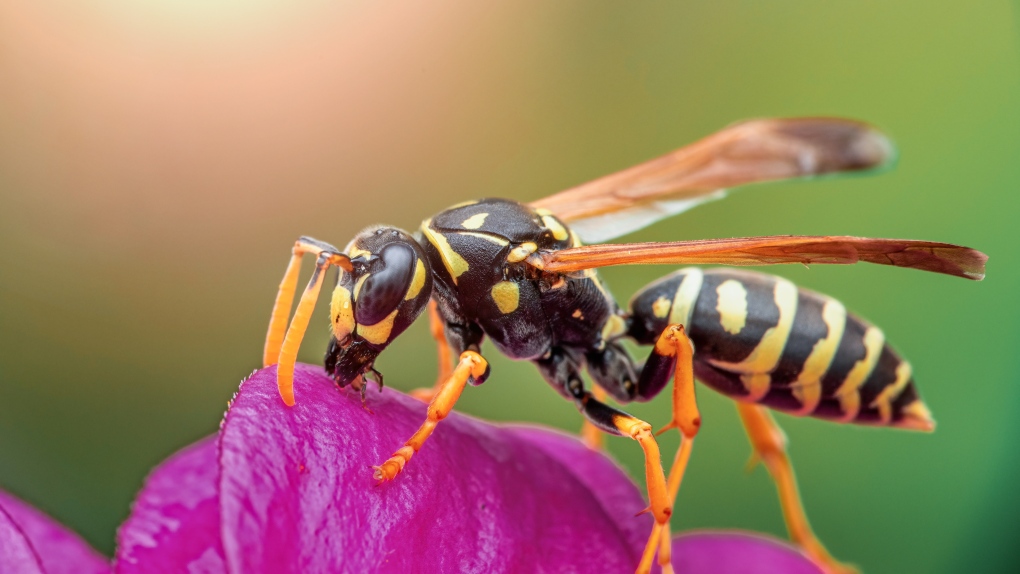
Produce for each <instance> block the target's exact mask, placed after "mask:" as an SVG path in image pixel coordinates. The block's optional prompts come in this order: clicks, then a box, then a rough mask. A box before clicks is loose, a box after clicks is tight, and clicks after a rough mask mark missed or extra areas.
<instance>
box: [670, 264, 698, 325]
mask: <svg viewBox="0 0 1020 574" xmlns="http://www.w3.org/2000/svg"><path fill="white" fill-rule="evenodd" d="M682 271H684V272H685V273H684V278H683V280H682V281H680V286H679V287H677V288H676V295H674V296H673V306H672V309H671V310H670V313H669V322H670V324H674V325H675V324H680V325H683V326H684V329H688V328H689V326H690V323H691V315H693V314H694V305H695V304H696V303H697V301H698V295H700V294H701V286H702V285H703V284H704V282H705V273H704V271H702V270H701V269H699V268H697V267H688V268H687V269H683V270H682Z"/></svg>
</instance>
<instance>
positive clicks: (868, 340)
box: [836, 327, 885, 422]
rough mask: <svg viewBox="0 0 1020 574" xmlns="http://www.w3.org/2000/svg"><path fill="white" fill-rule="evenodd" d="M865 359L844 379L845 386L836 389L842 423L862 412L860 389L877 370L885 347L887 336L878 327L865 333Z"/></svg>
mask: <svg viewBox="0 0 1020 574" xmlns="http://www.w3.org/2000/svg"><path fill="white" fill-rule="evenodd" d="M863 339H864V358H862V359H861V360H859V361H857V362H856V363H854V366H853V367H852V368H851V369H850V372H849V373H847V375H846V378H845V379H843V384H841V385H840V386H839V388H838V389H836V397H837V398H838V399H839V408H840V409H842V411H843V416H842V417H841V418H840V419H839V420H840V421H841V422H850V421H852V420H854V419H855V418H857V413H859V412H860V410H861V395H860V392H859V390H860V388H861V385H863V384H864V381H866V380H868V375H870V374H871V371H873V370H875V365H876V364H878V357H879V356H880V355H881V354H882V347H883V346H884V345H885V335H884V334H883V333H882V330H881V329H879V328H878V327H868V330H867V331H865V332H864V338H863Z"/></svg>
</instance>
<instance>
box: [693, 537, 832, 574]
mask: <svg viewBox="0 0 1020 574" xmlns="http://www.w3.org/2000/svg"><path fill="white" fill-rule="evenodd" d="M673 568H674V569H675V570H676V571H677V572H683V573H684V574H823V573H822V570H821V569H820V568H819V567H818V566H816V565H815V564H814V563H813V562H811V561H810V560H808V559H807V557H805V556H804V555H803V554H801V553H800V551H798V550H797V549H795V548H793V547H792V546H790V545H789V544H787V543H785V542H781V541H779V540H775V539H773V538H769V537H767V536H762V535H760V534H752V533H749V532H739V531H700V532H689V533H687V534H683V535H680V536H677V537H676V538H674V539H673Z"/></svg>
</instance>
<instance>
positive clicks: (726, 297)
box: [715, 279, 747, 335]
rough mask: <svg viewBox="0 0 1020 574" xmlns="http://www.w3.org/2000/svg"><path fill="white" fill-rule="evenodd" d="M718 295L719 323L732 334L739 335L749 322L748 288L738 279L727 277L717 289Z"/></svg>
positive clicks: (716, 308) (716, 305) (716, 306)
mask: <svg viewBox="0 0 1020 574" xmlns="http://www.w3.org/2000/svg"><path fill="white" fill-rule="evenodd" d="M715 292H716V295H718V299H717V302H716V304H715V310H716V311H718V312H719V323H721V324H722V328H723V329H724V330H725V331H726V332H727V333H729V334H731V335H739V334H740V331H741V330H742V329H743V328H744V325H746V324H747V289H745V288H744V285H743V284H742V283H740V281H737V280H736V279H727V280H726V281H723V282H722V283H720V284H719V286H718V287H716V289H715Z"/></svg>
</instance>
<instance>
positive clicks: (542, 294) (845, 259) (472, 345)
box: [264, 118, 987, 572]
mask: <svg viewBox="0 0 1020 574" xmlns="http://www.w3.org/2000/svg"><path fill="white" fill-rule="evenodd" d="M892 155H893V151H892V146H891V144H890V142H889V140H888V139H887V138H886V137H885V136H884V135H883V134H882V133H881V132H880V131H878V130H877V129H875V128H873V127H871V126H870V125H868V124H865V123H861V122H858V121H852V120H847V119H839V118H789V119H762V120H753V121H748V122H744V123H739V124H736V125H733V126H730V127H729V128H726V129H724V130H722V131H720V132H718V133H715V134H713V135H711V136H709V137H707V138H704V139H702V140H700V141H698V142H696V143H693V144H691V145H688V146H686V147H682V148H680V149H678V150H676V151H673V152H671V153H668V154H666V155H663V156H661V157H659V158H656V159H653V160H651V161H648V162H646V163H643V164H640V165H637V166H635V167H632V168H629V169H626V170H624V171H621V172H618V173H615V174H612V175H608V176H605V177H602V178H600V179H597V180H595V181H592V182H590V183H586V184H583V185H580V186H578V187H574V188H572V189H568V190H566V191H562V192H560V193H557V194H554V195H551V196H549V197H546V198H544V199H540V200H538V201H534V202H532V203H527V204H526V203H521V202H518V201H514V200H512V199H496V198H488V199H480V200H474V201H468V202H465V203H461V204H458V205H454V206H452V207H450V208H449V209H446V210H445V211H442V212H440V213H438V214H437V215H435V216H434V217H432V218H430V219H426V220H425V221H424V222H422V224H421V226H420V227H419V229H418V230H417V231H416V232H415V233H414V234H411V233H408V232H406V231H403V230H401V229H397V228H394V227H387V226H376V227H369V228H367V229H365V230H364V231H362V232H360V233H358V234H357V236H355V237H354V239H353V240H352V241H351V242H350V243H349V244H348V245H347V247H346V248H345V249H344V250H342V251H341V250H339V249H337V248H335V247H333V246H332V245H330V244H327V243H323V242H321V241H317V240H314V239H311V238H307V237H302V238H300V239H299V240H298V241H297V242H296V243H295V245H294V248H293V250H292V257H291V260H290V263H289V265H288V267H287V270H286V273H285V275H284V279H283V281H282V282H281V284H280V288H279V292H278V294H277V298H276V302H275V306H274V308H273V312H272V318H271V320H270V326H269V332H268V335H267V338H266V345H265V353H264V363H265V365H266V366H269V365H272V364H277V365H278V368H277V381H278V385H279V391H280V396H281V398H282V400H283V402H284V403H285V404H287V405H293V404H294V401H295V396H294V390H293V374H294V364H295V360H296V356H297V351H298V347H299V345H300V343H301V339H302V337H303V336H304V333H305V330H306V329H307V327H308V323H309V320H310V316H311V312H312V309H313V307H314V305H315V301H316V299H317V297H318V295H319V292H320V290H321V287H322V284H323V281H324V276H325V271H326V270H327V269H328V268H330V267H338V268H339V269H340V270H341V271H340V272H339V273H338V276H337V282H336V286H335V287H334V289H333V293H332V298H331V302H330V321H331V337H330V341H329V346H328V349H327V351H326V357H325V368H326V371H327V373H328V374H329V375H330V376H331V377H332V378H333V380H334V381H335V382H336V384H337V385H338V386H339V387H341V388H343V387H347V386H351V387H352V388H354V389H357V390H359V391H361V393H362V398H363V400H364V392H365V388H366V386H367V382H368V381H375V382H377V383H378V384H379V385H380V387H381V385H382V376H381V375H380V374H379V373H378V372H377V371H376V370H375V369H374V367H373V365H374V363H375V360H376V358H377V357H378V356H379V354H380V353H382V352H383V351H384V350H385V349H386V346H387V345H389V344H390V343H391V342H392V341H393V340H394V339H395V338H396V337H398V336H399V335H400V334H401V333H402V332H403V331H404V330H405V329H406V328H407V327H408V326H409V325H411V323H413V322H414V321H415V319H417V318H418V317H419V316H420V315H421V314H422V313H423V312H424V311H425V310H426V309H428V310H429V312H428V314H429V316H430V321H431V324H432V334H433V336H434V337H435V338H436V341H437V343H438V348H439V357H440V373H439V377H438V380H437V382H436V385H435V386H434V388H433V389H432V390H431V391H429V392H427V393H425V394H426V395H427V398H429V405H428V411H427V417H426V420H425V422H424V423H423V424H422V426H421V428H420V429H419V430H418V431H417V432H416V433H415V434H414V435H413V436H412V437H411V438H410V439H408V440H407V442H406V443H405V444H404V445H403V446H401V447H400V448H399V449H397V450H396V452H394V454H393V456H391V457H390V458H389V459H388V460H386V461H383V462H382V463H381V464H380V465H379V466H377V467H374V472H375V478H376V479H377V480H378V481H380V482H382V481H389V480H393V479H394V478H396V477H397V475H398V474H400V472H401V471H402V470H403V468H404V467H405V465H407V464H408V463H409V462H410V460H411V458H412V457H413V456H414V454H415V453H416V452H417V451H418V450H420V449H421V448H422V446H423V444H424V443H425V442H426V440H427V439H428V437H429V436H430V435H431V434H432V432H433V431H434V430H435V428H436V426H437V425H438V423H439V422H440V421H441V420H442V419H443V418H444V417H446V416H447V415H448V414H449V413H450V412H451V410H452V409H453V407H454V404H455V403H456V402H457V399H458V398H459V397H460V395H461V393H462V391H463V390H464V389H465V387H466V386H467V385H468V384H471V385H479V384H481V383H483V382H484V381H485V380H486V379H487V378H488V377H489V373H490V369H489V364H488V362H487V361H486V359H485V358H484V356H483V355H482V342H483V340H485V339H486V338H488V340H489V341H491V343H492V345H493V346H494V347H495V348H496V349H497V350H498V351H499V352H501V353H503V354H504V355H506V356H507V357H510V358H511V359H518V360H527V361H531V362H532V363H534V365H535V366H536V367H537V368H538V371H539V373H541V375H542V376H543V377H544V378H545V380H546V381H548V383H549V384H550V385H552V387H553V388H554V389H555V390H556V391H558V392H559V393H560V394H561V395H562V396H563V397H565V398H566V399H568V400H570V401H572V402H573V403H574V404H575V405H576V406H577V408H578V410H579V411H580V412H581V413H582V415H583V416H584V418H585V419H586V423H585V424H586V430H587V432H586V436H594V435H592V432H593V431H595V432H596V434H597V431H603V432H605V433H609V434H613V435H621V436H625V437H630V438H632V439H634V440H635V441H636V442H637V443H638V444H639V445H640V447H641V448H642V449H643V451H644V459H645V474H646V482H647V489H648V498H649V507H648V509H646V510H647V511H649V512H651V514H652V515H653V516H654V518H655V525H654V527H653V530H652V533H651V535H650V537H649V540H648V543H647V545H646V547H645V549H644V552H643V554H642V559H641V562H640V563H639V564H638V565H637V570H638V571H639V572H648V571H649V570H650V568H651V566H652V563H653V561H655V557H656V555H658V562H659V563H660V564H661V565H662V566H664V568H666V569H668V567H669V559H670V556H669V517H670V514H671V511H672V503H673V500H674V499H675V497H676V493H677V491H678V488H679V485H680V482H681V479H682V477H683V473H684V469H685V468H686V465H687V461H688V460H689V458H690V455H691V449H692V446H693V443H694V438H695V436H696V435H697V433H698V429H699V427H700V425H701V417H700V415H699V412H698V407H697V403H696V399H695V389H694V381H695V379H698V380H700V381H701V382H702V383H703V384H705V385H707V386H709V387H711V388H712V389H715V390H716V391H719V392H721V393H723V394H725V395H727V396H729V397H732V398H733V399H735V400H736V402H737V408H738V410H739V413H740V416H741V419H742V421H743V423H744V426H745V428H746V430H747V433H748V435H749V438H750V441H751V444H752V447H753V449H754V453H755V457H756V459H757V460H761V461H762V462H764V464H765V465H766V467H767V469H768V470H769V472H770V474H771V475H772V477H773V479H774V481H775V483H776V485H777V490H778V492H779V497H780V502H781V505H782V508H783V514H784V517H785V519H786V522H787V527H788V530H789V532H790V536H791V539H792V540H793V542H794V543H796V544H797V545H799V546H800V547H801V548H802V549H803V550H804V551H805V552H806V553H807V554H808V555H809V556H810V557H811V558H812V559H814V561H815V562H817V563H818V564H819V565H821V566H822V567H823V568H825V569H826V570H827V571H829V572H844V571H850V570H852V569H851V568H850V567H848V566H844V565H843V564H842V563H840V562H838V561H837V560H836V559H835V558H833V557H832V556H831V555H830V554H829V553H828V552H827V551H826V549H825V547H824V546H823V545H822V544H821V542H820V541H819V540H818V539H817V537H816V536H815V534H814V533H813V532H812V530H811V528H810V526H809V523H808V520H807V517H806V514H805V511H804V509H803V505H802V504H801V501H800V497H799V494H798V491H797V485H796V481H795V478H794V474H793V468H792V466H791V463H790V461H789V458H788V456H787V454H786V445H785V437H784V435H783V433H782V430H781V429H780V428H779V427H778V426H777V424H776V422H775V420H774V419H773V418H772V416H771V414H770V412H769V410H768V409H777V410H780V411H784V412H788V413H791V414H795V415H802V416H812V417H818V418H822V419H828V420H831V421H836V422H840V423H856V424H867V425H878V426H888V427H899V428H905V429H914V430H921V431H931V430H933V428H934V422H933V420H932V417H931V413H930V412H929V410H928V408H927V407H926V406H925V403H924V402H923V401H922V400H921V398H920V396H919V395H918V392H917V389H916V388H915V386H914V381H913V377H912V371H911V367H910V364H909V363H908V362H906V361H905V360H903V359H902V358H901V357H900V356H899V355H898V354H897V353H896V352H895V351H894V350H893V349H892V348H891V347H890V346H889V345H888V344H887V342H886V340H885V337H884V335H883V333H882V331H881V330H880V329H879V328H878V327H875V326H873V325H871V324H870V323H868V322H866V321H864V320H863V319H861V318H859V317H856V316H854V315H853V314H851V313H849V312H848V311H847V310H846V308H845V307H844V306H843V305H842V304H841V303H840V302H839V301H837V300H835V299H832V298H830V297H827V296H825V295H821V294H818V293H814V292H811V291H808V290H806V289H800V288H798V287H796V286H795V285H793V284H792V283H791V282H790V281H788V280H786V279H783V278H780V277H777V276H772V275H766V274H762V273H757V272H750V271H743V270H737V269H731V268H726V267H720V268H709V269H702V268H700V267H685V268H682V269H679V270H677V271H675V272H674V273H672V274H670V275H667V276H666V277H664V278H662V279H660V280H658V281H656V282H654V283H652V284H651V285H648V286H647V287H645V288H643V289H642V290H641V291H639V292H638V293H637V294H636V295H635V296H634V297H633V299H632V300H631V301H630V303H629V305H628V306H627V308H626V309H624V308H622V307H620V306H619V305H618V304H617V303H616V301H615V299H614V298H613V297H612V295H610V293H609V290H608V289H607V287H606V285H605V284H604V283H603V282H602V281H601V280H600V278H599V276H598V275H597V273H596V271H595V269H597V268H599V267H605V266H611V265H632V264H666V265H705V264H723V265H729V266H746V265H773V264H782V263H801V264H805V265H810V264H852V263H858V262H869V263H876V264H881V265H892V266H896V267H909V268H914V269H920V270H925V271H932V272H936V273H943V274H948V275H955V276H958V277H964V278H967V279H974V280H980V279H982V278H983V277H984V265H985V261H986V260H987V257H986V256H985V255H984V254H983V253H981V252H979V251H975V250H973V249H969V248H966V247H960V246H957V245H950V244H946V243H936V242H929V241H916V240H900V239H875V238H861V237H848V236H773V237H748V238H736V239H714V240H696V241H674V242H653V243H631V244H627V243H604V242H605V241H607V240H609V239H612V238H615V237H619V236H621V235H624V234H626V233H629V232H631V231H634V230H636V229H639V228H642V227H644V226H646V225H649V224H651V223H653V222H655V221H658V220H660V219H663V218H666V217H670V216H672V215H675V214H678V213H680V212H683V211H686V210H688V209H690V208H692V207H694V206H696V205H698V204H701V203H704V202H706V201H710V200H714V199H718V198H720V197H722V196H723V195H724V194H725V190H726V189H728V188H731V187H735V186H739V185H743V184H749V183H755V182H763V181H772V180H781V179H788V178H799V177H809V176H817V175H823V174H835V173H839V172H850V171H861V170H869V169H872V168H876V167H878V166H882V165H884V164H886V163H887V162H888V161H889V160H890V158H891V157H892ZM582 241H584V242H586V243H587V244H584V243H582ZM305 254H312V255H314V256H315V257H316V263H315V269H314V271H313V274H312V277H311V280H310V281H309V283H308V286H307V287H306V288H305V290H304V292H303V293H302V295H301V298H300V301H299V302H298V304H297V308H296V310H295V311H294V316H293V319H291V320H290V324H289V327H288V317H289V314H290V310H291V307H292V304H293V300H294V297H295V292H296V289H297V281H298V273H299V271H300V266H301V260H302V256H303V255H305ZM624 339H630V340H632V341H634V342H636V343H638V344H641V345H647V346H650V347H651V350H650V352H649V355H648V357H647V359H646V360H645V361H644V362H643V363H638V362H636V361H635V360H634V359H633V358H632V357H631V356H630V355H629V353H628V351H626V350H625V349H624V347H623V346H622V345H621V341H622V340H624ZM584 371H586V372H587V374H588V377H589V378H590V380H591V381H592V382H593V383H594V385H595V386H594V388H593V389H592V390H589V389H588V387H587V386H586V384H585V381H584V378H582V373H583V372H584ZM671 379H672V380H673V391H672V402H673V405H672V406H673V416H672V420H671V421H670V422H669V423H668V424H667V425H666V427H665V428H664V429H662V430H663V431H664V430H667V429H671V428H676V429H678V431H679V432H680V435H681V442H680V447H679V448H678V451H677V453H676V456H675V458H674V462H673V465H672V467H671V468H670V473H669V475H668V477H667V475H666V474H665V471H664V470H663V466H662V463H661V460H660V453H659V447H658V445H657V443H656V439H655V436H656V435H655V434H654V433H653V432H652V427H651V425H650V424H649V423H647V422H645V421H643V420H640V419H638V418H636V417H633V416H631V415H629V414H627V413H625V412H624V411H622V410H619V409H617V408H615V407H613V406H610V405H609V404H607V403H606V402H605V397H606V396H607V395H608V396H611V397H612V398H613V399H615V401H616V402H618V403H628V402H631V401H648V400H651V399H652V398H654V397H656V396H657V395H659V394H660V393H661V392H662V391H663V390H664V389H665V387H666V386H667V384H668V383H669V381H670V380H671ZM595 429H597V431H596V430H595ZM660 432H662V431H660Z"/></svg>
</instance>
